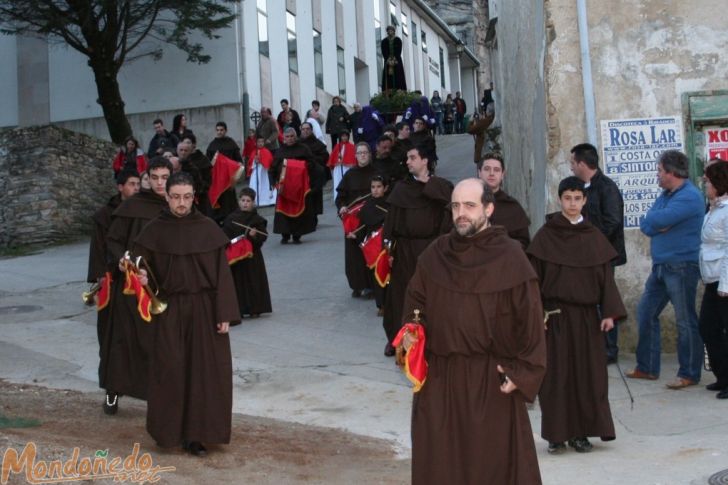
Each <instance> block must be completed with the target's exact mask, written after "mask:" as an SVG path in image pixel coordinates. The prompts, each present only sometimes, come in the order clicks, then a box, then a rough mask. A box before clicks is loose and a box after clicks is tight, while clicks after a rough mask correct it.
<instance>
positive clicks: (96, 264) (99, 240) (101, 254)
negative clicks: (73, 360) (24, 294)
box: [86, 170, 141, 412]
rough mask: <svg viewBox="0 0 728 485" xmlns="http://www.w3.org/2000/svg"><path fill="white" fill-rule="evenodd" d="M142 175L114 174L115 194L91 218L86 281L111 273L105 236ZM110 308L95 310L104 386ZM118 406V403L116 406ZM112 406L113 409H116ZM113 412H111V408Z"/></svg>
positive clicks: (100, 379) (133, 193) (108, 407)
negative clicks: (91, 230) (91, 231)
mask: <svg viewBox="0 0 728 485" xmlns="http://www.w3.org/2000/svg"><path fill="white" fill-rule="evenodd" d="M140 184H141V178H140V177H139V174H138V173H136V172H130V171H126V170H122V171H121V172H119V173H118V174H117V175H116V187H117V189H118V191H119V192H118V193H117V194H116V195H114V196H113V197H111V198H110V199H109V201H108V202H107V203H106V204H104V206H103V207H101V208H99V209H98V210H97V211H96V212H94V215H93V217H92V220H93V234H92V235H91V244H90V245H89V254H88V276H87V279H86V280H87V281H88V282H89V283H99V284H100V283H101V280H102V279H103V278H105V277H106V275H107V273H109V274H111V271H109V267H108V261H107V258H108V252H107V248H106V235H107V234H108V232H109V226H111V216H112V214H113V212H114V211H115V210H116V208H117V207H119V205H120V204H121V203H122V202H123V201H125V200H127V199H129V198H131V197H132V196H134V195H135V194H136V193H138V192H139V188H140ZM109 307H110V305H107V306H106V307H105V308H103V309H101V310H99V311H98V314H97V316H96V332H97V336H98V339H99V387H101V388H102V389H107V387H106V363H107V362H108V359H107V358H106V352H107V351H108V347H109V346H108V345H107V344H106V342H107V333H108V330H109ZM109 401H110V402H109V405H106V404H105V405H104V409H108V410H112V408H111V407H110V406H111V405H114V404H115V403H114V398H113V396H110V399H109ZM116 408H118V405H116ZM116 408H113V409H116ZM112 412H113V411H112Z"/></svg>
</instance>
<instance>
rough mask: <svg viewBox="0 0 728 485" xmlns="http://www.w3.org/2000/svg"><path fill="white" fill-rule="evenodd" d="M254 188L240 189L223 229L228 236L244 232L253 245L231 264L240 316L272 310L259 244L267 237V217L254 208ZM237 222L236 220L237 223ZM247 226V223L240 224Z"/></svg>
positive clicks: (256, 314) (261, 244) (231, 237)
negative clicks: (236, 205)
mask: <svg viewBox="0 0 728 485" xmlns="http://www.w3.org/2000/svg"><path fill="white" fill-rule="evenodd" d="M255 195H256V194H255V191H254V190H253V189H251V188H250V187H245V188H244V189H242V190H241V191H240V200H239V205H240V207H239V208H238V209H237V210H236V211H234V212H233V213H232V214H230V215H228V216H227V217H226V218H225V222H224V223H223V226H222V230H223V231H224V232H225V234H226V235H227V237H229V238H230V239H234V238H236V237H239V236H245V237H246V238H247V239H248V240H249V241H250V242H251V244H252V245H253V256H252V257H251V258H245V259H241V260H240V261H238V262H237V263H235V264H233V265H232V266H230V269H231V270H232V272H233V280H234V281H235V292H236V293H237V295H238V306H239V308H240V316H241V317H243V316H245V315H250V316H251V317H254V318H255V317H258V316H260V314H261V313H271V312H272V311H273V309H272V308H271V303H270V289H269V287H268V274H267V273H266V271H265V260H264V259H263V253H262V252H261V247H262V246H263V243H264V242H265V241H266V239H268V236H267V235H266V229H267V227H268V221H267V220H265V218H264V217H261V216H260V215H259V214H258V212H257V211H256V210H255ZM236 223H237V224H236ZM238 224H242V226H241V225H238ZM243 226H247V227H243Z"/></svg>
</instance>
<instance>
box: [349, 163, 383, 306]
mask: <svg viewBox="0 0 728 485" xmlns="http://www.w3.org/2000/svg"><path fill="white" fill-rule="evenodd" d="M388 186H389V182H388V180H387V178H386V177H383V176H382V175H374V176H373V177H372V178H371V182H370V193H371V196H370V197H369V198H368V199H367V200H366V202H365V203H364V206H363V207H362V208H361V210H360V211H359V220H360V221H361V223H362V225H363V226H364V229H362V230H361V231H359V232H358V233H357V237H358V242H359V243H360V244H361V243H362V242H364V239H365V238H366V237H371V236H372V234H373V233H375V232H376V231H380V230H381V229H382V226H383V225H384V218H385V217H386V215H387V211H388V210H389V204H388V203H387V197H386V194H387V190H388V188H389V187H388ZM379 240H380V241H381V238H379ZM373 243H375V244H376V242H375V241H373ZM377 249H378V251H377V252H380V251H381V249H382V247H381V242H380V243H379V247H378V248H377ZM382 257H385V258H386V257H388V255H387V254H384V255H383V256H382ZM376 269H377V268H376V267H374V268H370V270H371V271H372V273H373V274H372V290H373V292H374V302H375V303H376V305H377V316H380V317H381V316H384V295H385V291H386V289H387V283H388V281H382V279H381V275H380V278H377V274H376Z"/></svg>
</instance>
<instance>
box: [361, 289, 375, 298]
mask: <svg viewBox="0 0 728 485" xmlns="http://www.w3.org/2000/svg"><path fill="white" fill-rule="evenodd" d="M361 297H362V298H364V299H365V300H371V299H372V298H374V291H373V290H372V289H371V288H364V289H363V290H361Z"/></svg>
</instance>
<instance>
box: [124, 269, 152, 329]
mask: <svg viewBox="0 0 728 485" xmlns="http://www.w3.org/2000/svg"><path fill="white" fill-rule="evenodd" d="M123 293H124V294H125V295H134V296H136V299H137V310H138V311H139V315H140V316H141V317H142V320H144V321H145V322H151V321H152V314H151V312H150V310H151V307H152V299H151V297H150V296H149V293H147V290H146V289H144V287H143V286H142V284H141V282H140V281H139V275H137V274H136V273H135V272H134V271H130V270H126V281H125V282H124V290H123Z"/></svg>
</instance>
